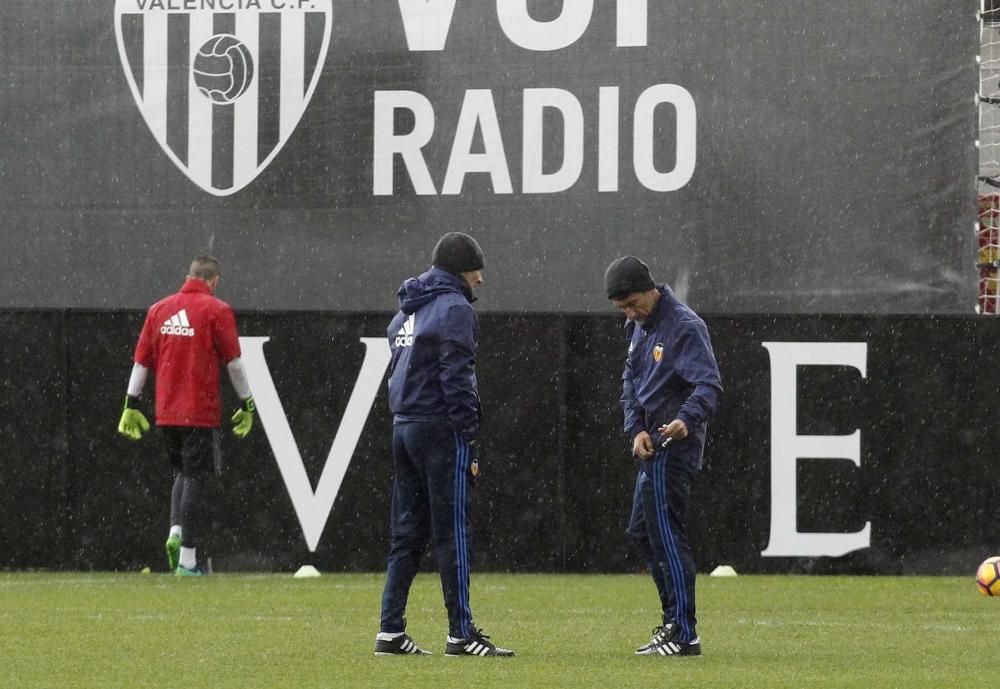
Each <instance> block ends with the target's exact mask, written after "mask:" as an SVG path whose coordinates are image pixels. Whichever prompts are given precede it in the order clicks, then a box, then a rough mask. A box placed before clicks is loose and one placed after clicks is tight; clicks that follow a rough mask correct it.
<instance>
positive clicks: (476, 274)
mask: <svg viewBox="0 0 1000 689" xmlns="http://www.w3.org/2000/svg"><path fill="white" fill-rule="evenodd" d="M461 275H462V279H463V280H465V283H466V284H467V285H468V286H469V289H470V290H472V291H473V292H475V291H476V288H477V287H479V286H480V285H481V284H483V271H481V270H467V271H465V272H464V273H461Z"/></svg>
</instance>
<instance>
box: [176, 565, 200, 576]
mask: <svg viewBox="0 0 1000 689" xmlns="http://www.w3.org/2000/svg"><path fill="white" fill-rule="evenodd" d="M174 576H175V577H203V576H205V570H203V569H202V568H201V567H190V568H189V567H185V566H184V565H177V569H175V570H174Z"/></svg>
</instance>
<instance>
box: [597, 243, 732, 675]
mask: <svg viewBox="0 0 1000 689" xmlns="http://www.w3.org/2000/svg"><path fill="white" fill-rule="evenodd" d="M604 285H605V288H606V290H607V294H608V299H610V300H611V302H612V304H614V305H615V306H616V307H618V308H619V309H621V310H622V311H623V312H624V313H625V316H626V317H627V318H628V321H627V323H626V326H625V327H626V332H627V333H628V336H629V340H630V344H629V348H628V357H627V359H626V361H625V372H624V374H623V375H622V381H623V384H622V397H621V404H622V409H623V410H624V412H625V433H626V435H627V437H628V439H629V440H630V441H631V443H632V454H633V455H634V456H635V457H636V458H637V460H638V461H637V464H638V477H637V478H636V483H635V493H634V495H633V498H632V516H631V518H630V520H629V526H628V531H627V534H628V536H629V539H630V540H631V541H632V543H633V544H634V545H635V547H636V549H637V550H638V551H639V553H640V554H641V555H642V557H643V560H644V561H645V562H646V566H647V567H648V568H649V572H650V574H651V575H652V577H653V581H654V582H655V583H656V589H657V592H658V593H659V596H660V604H661V607H662V609H663V623H662V625H661V626H659V627H657V628H656V629H654V630H653V638H652V639H650V640H649V642H648V643H646V644H645V645H643V646H641V647H640V648H639V649H638V650H637V651H636V653H637V654H639V655H664V656H692V655H701V639H700V638H699V637H698V634H697V632H696V631H695V624H696V622H697V619H696V617H695V587H694V580H695V565H694V558H693V557H692V555H691V548H690V546H689V545H688V540H687V531H686V528H685V522H686V517H687V507H688V498H689V497H690V492H691V481H692V478H693V477H694V474H695V473H696V472H697V471H698V470H699V469H701V464H702V454H703V451H704V448H705V430H706V426H707V422H708V418H709V417H710V416H711V415H712V414H713V413H714V412H715V409H716V407H717V406H718V402H719V398H720V396H721V393H722V381H721V378H720V376H719V367H718V365H717V364H716V361H715V354H714V353H713V352H712V343H711V341H710V340H709V337H708V328H707V327H706V326H705V322H704V321H703V320H702V319H701V318H699V317H698V314H696V313H695V312H694V311H692V310H691V309H690V308H688V307H687V306H686V305H685V304H683V303H682V302H681V301H679V300H678V299H677V297H675V296H674V294H673V292H672V291H671V290H670V288H669V287H668V286H666V285H661V286H659V287H658V286H656V284H655V283H654V281H653V278H652V276H651V275H650V272H649V267H648V266H647V265H646V264H645V263H643V262H642V261H640V260H639V259H637V258H635V257H634V256H624V257H622V258H619V259H617V260H615V261H613V262H612V263H611V265H610V266H608V269H607V271H606V272H605V275H604Z"/></svg>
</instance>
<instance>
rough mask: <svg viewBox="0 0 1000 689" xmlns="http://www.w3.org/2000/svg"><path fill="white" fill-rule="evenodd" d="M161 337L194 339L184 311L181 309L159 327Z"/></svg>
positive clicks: (192, 329)
mask: <svg viewBox="0 0 1000 689" xmlns="http://www.w3.org/2000/svg"><path fill="white" fill-rule="evenodd" d="M160 334H161V335H183V336H184V337H194V328H192V327H191V324H190V323H189V322H188V315H187V310H186V309H181V310H180V311H178V312H177V313H175V314H174V315H173V316H171V317H170V318H168V319H167V320H165V321H163V325H161V326H160Z"/></svg>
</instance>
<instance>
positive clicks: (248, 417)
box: [230, 397, 257, 438]
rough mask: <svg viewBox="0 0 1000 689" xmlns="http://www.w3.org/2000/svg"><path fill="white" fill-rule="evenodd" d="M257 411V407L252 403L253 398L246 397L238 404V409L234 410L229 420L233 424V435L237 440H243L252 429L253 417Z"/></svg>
mask: <svg viewBox="0 0 1000 689" xmlns="http://www.w3.org/2000/svg"><path fill="white" fill-rule="evenodd" d="M256 411H257V406H256V405H255V404H254V403H253V397H247V398H246V399H245V400H242V401H241V402H240V408H239V409H237V410H236V412H235V413H234V414H233V416H232V418H231V419H230V420H231V421H232V422H233V434H234V435H235V436H236V437H237V438H245V437H247V434H249V433H250V429H251V428H253V415H254V412H256Z"/></svg>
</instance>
